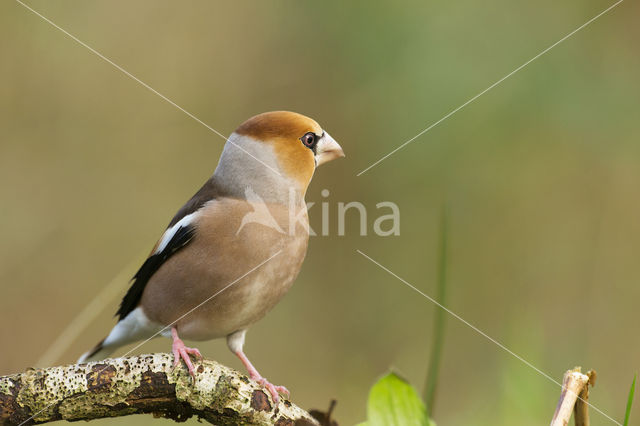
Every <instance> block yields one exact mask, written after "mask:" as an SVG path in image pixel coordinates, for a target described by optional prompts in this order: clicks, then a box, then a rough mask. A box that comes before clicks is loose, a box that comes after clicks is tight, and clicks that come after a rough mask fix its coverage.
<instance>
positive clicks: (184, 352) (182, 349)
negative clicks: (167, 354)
mask: <svg viewBox="0 0 640 426" xmlns="http://www.w3.org/2000/svg"><path fill="white" fill-rule="evenodd" d="M171 336H172V337H173V345H172V346H171V350H172V352H173V368H176V367H177V366H178V364H180V359H182V360H183V361H184V363H185V364H186V365H187V368H188V369H189V374H191V377H192V378H193V381H194V382H195V381H196V369H195V368H194V367H193V364H192V363H191V358H190V357H189V355H195V356H196V357H197V358H202V355H201V354H200V351H199V350H198V349H196V348H188V347H186V346H185V345H184V342H183V341H182V340H181V339H180V337H178V330H176V328H175V327H171Z"/></svg>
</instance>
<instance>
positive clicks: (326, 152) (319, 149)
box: [316, 132, 344, 166]
mask: <svg viewBox="0 0 640 426" xmlns="http://www.w3.org/2000/svg"><path fill="white" fill-rule="evenodd" d="M340 157H344V151H342V147H341V146H340V145H338V142H336V141H335V140H334V139H333V138H332V137H331V135H329V133H327V132H324V133H323V134H322V138H321V139H320V140H319V141H318V145H317V146H316V166H319V165H321V164H324V163H327V162H329V161H331V160H335V159H336V158H340Z"/></svg>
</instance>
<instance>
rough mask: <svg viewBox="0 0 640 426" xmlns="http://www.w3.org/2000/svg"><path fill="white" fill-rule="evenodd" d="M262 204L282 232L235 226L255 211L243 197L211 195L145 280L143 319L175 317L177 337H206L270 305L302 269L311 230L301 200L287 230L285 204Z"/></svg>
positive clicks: (240, 325) (244, 323)
mask: <svg viewBox="0 0 640 426" xmlns="http://www.w3.org/2000/svg"><path fill="white" fill-rule="evenodd" d="M267 208H268V212H269V214H270V215H271V217H272V218H273V219H275V221H276V223H277V224H278V226H279V227H280V228H281V230H282V231H284V232H280V230H277V229H273V228H272V227H270V226H265V225H264V224H262V223H256V221H255V220H253V221H249V222H247V223H245V224H244V225H243V226H242V229H241V230H240V232H239V233H238V230H239V229H240V228H241V224H242V218H243V217H245V215H247V214H249V213H254V214H255V212H254V209H253V207H252V206H251V205H250V204H249V203H248V202H246V201H244V200H237V199H222V200H215V201H212V202H211V203H209V204H208V205H207V206H205V207H204V209H203V211H202V215H201V216H199V217H198V219H197V221H196V226H197V233H196V236H195V237H194V239H193V240H192V241H191V242H190V243H189V245H188V246H186V247H185V248H184V249H182V250H181V251H179V252H178V253H176V254H175V255H173V256H172V257H171V258H170V259H168V260H167V262H166V263H165V264H163V265H162V266H161V267H160V269H158V271H157V272H156V273H155V274H154V275H153V277H152V278H151V279H150V281H149V283H148V284H147V286H146V287H145V290H144V293H143V295H142V299H141V303H140V304H141V306H142V308H143V310H144V312H145V314H146V315H147V316H148V317H149V319H151V320H152V321H155V322H158V323H160V324H163V325H165V324H169V323H171V322H173V321H175V320H178V322H177V327H178V331H179V332H180V335H181V336H182V337H184V338H186V339H192V340H208V339H213V338H218V337H223V336H226V335H228V334H230V333H233V332H234V331H237V330H240V329H244V328H246V327H248V326H249V325H251V324H253V323H254V322H256V321H257V320H259V319H260V318H262V317H263V316H264V315H265V314H266V313H267V312H268V311H269V310H270V309H271V308H273V306H274V305H275V304H276V303H277V302H278V301H279V300H280V299H281V298H282V297H283V296H284V295H285V294H286V292H287V291H288V290H289V288H290V287H291V285H292V284H293V281H294V280H295V278H296V277H297V275H298V272H299V271H300V267H301V266H302V262H303V260H304V257H305V254H306V251H307V244H308V237H309V233H308V223H307V222H306V219H307V216H306V208H305V207H304V206H302V208H304V209H305V210H304V220H303V223H297V224H295V226H294V227H293V228H294V229H293V231H292V232H289V209H288V206H284V205H276V204H272V205H267ZM254 219H255V217H254ZM267 219H269V218H265V220H267ZM263 223H269V222H268V221H267V222H263ZM271 257H272V258H271ZM269 258H271V260H268V261H267V259H269ZM265 261H267V262H266V263H264V264H263V265H261V266H259V265H260V264H262V263H263V262H265ZM207 299H210V300H208V301H206V302H205V300H207ZM203 302H204V303H203ZM199 305H200V306H199ZM194 308H195V309H194ZM192 309H194V310H193V311H192V312H191V313H189V314H187V315H186V316H184V317H183V318H181V319H178V318H180V317H181V316H183V315H184V314H186V313H187V312H189V311H190V310H192Z"/></svg>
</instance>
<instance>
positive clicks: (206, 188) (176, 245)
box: [116, 179, 219, 320]
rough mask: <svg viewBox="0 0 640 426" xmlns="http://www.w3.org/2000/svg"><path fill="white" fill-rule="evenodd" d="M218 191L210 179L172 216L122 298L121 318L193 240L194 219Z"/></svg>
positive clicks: (119, 316) (119, 313) (136, 303)
mask: <svg viewBox="0 0 640 426" xmlns="http://www.w3.org/2000/svg"><path fill="white" fill-rule="evenodd" d="M218 195H219V190H218V188H217V186H216V184H215V183H214V181H213V179H209V180H208V181H207V182H206V183H205V184H204V185H203V186H202V188H200V189H199V190H198V192H196V193H195V194H194V195H193V197H191V199H190V200H189V201H187V203H186V204H185V205H184V206H182V208H180V210H178V213H176V215H175V216H174V217H173V219H171V222H170V223H169V227H168V228H167V230H166V231H165V233H164V234H163V235H162V238H161V239H160V241H158V244H157V245H156V248H155V249H154V250H153V252H152V253H151V255H150V256H149V258H147V260H146V261H145V262H144V263H143V264H142V266H141V267H140V269H139V270H138V272H137V273H136V274H135V275H134V277H133V279H132V284H131V287H130V288H129V291H127V294H126V295H125V296H124V298H123V299H122V302H120V308H119V309H118V312H116V316H118V319H119V320H122V319H123V318H124V317H126V316H127V315H128V314H129V313H130V312H131V311H133V310H134V309H135V308H136V306H138V303H139V302H140V298H141V297H142V292H143V291H144V288H145V286H146V285H147V283H148V282H149V280H150V279H151V277H152V276H153V274H154V273H155V272H156V271H157V270H158V269H159V268H160V266H162V264H163V263H164V262H166V261H167V259H169V258H170V257H171V256H173V255H174V254H175V253H176V252H177V251H179V250H180V249H182V248H184V246H186V245H187V244H189V242H190V241H191V239H192V238H193V235H194V232H195V228H194V226H193V223H194V221H195V217H196V215H197V213H198V211H199V210H200V209H201V208H202V207H203V206H204V205H205V204H206V203H208V202H209V201H211V200H213V199H215V198H216V197H217V196H218Z"/></svg>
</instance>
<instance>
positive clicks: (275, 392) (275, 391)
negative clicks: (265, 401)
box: [234, 350, 289, 405]
mask: <svg viewBox="0 0 640 426" xmlns="http://www.w3.org/2000/svg"><path fill="white" fill-rule="evenodd" d="M234 353H235V354H236V356H237V357H238V358H240V361H242V363H243V364H244V366H245V367H246V368H247V371H249V377H251V379H252V380H255V381H256V382H258V383H260V384H261V385H262V386H264V387H265V388H266V389H267V390H268V391H269V393H270V394H271V398H273V402H274V404H275V405H278V403H279V402H280V395H279V394H280V393H282V394H284V395H286V396H287V398H288V397H289V390H288V389H287V388H285V387H284V386H276V385H274V384H272V383H271V382H269V381H268V380H267V379H265V378H264V377H262V376H261V375H260V373H258V370H256V368H255V367H254V366H253V364H251V361H249V358H247V356H246V355H245V354H244V352H243V351H242V350H238V351H235V352H234Z"/></svg>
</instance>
